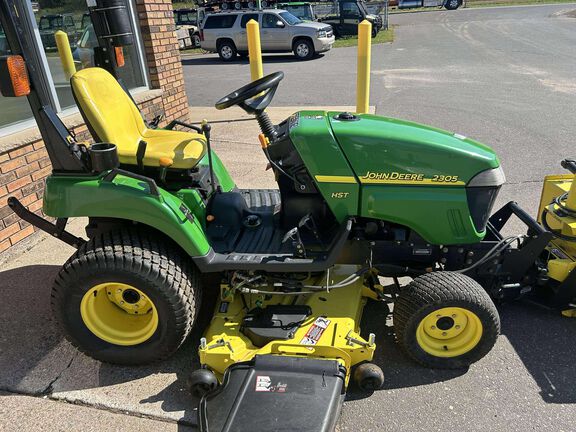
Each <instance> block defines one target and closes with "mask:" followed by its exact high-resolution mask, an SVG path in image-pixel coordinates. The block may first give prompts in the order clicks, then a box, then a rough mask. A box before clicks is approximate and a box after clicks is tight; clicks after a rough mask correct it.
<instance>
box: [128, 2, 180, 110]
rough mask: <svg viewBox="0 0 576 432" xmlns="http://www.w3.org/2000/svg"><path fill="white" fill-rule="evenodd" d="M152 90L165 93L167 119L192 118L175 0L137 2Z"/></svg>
mask: <svg viewBox="0 0 576 432" xmlns="http://www.w3.org/2000/svg"><path fill="white" fill-rule="evenodd" d="M136 9H137V11H138V18H139V20H140V24H141V32H142V39H143V42H144V49H145V51H146V59H147V62H148V72H149V74H150V83H151V86H152V88H157V89H162V91H163V92H164V99H163V100H164V112H165V115H166V119H175V118H184V117H187V116H188V99H187V97H186V93H185V88H184V75H183V72H182V64H181V60H180V51H179V49H178V39H177V36H176V33H175V31H176V29H175V24H174V15H173V13H172V1H171V0H136Z"/></svg>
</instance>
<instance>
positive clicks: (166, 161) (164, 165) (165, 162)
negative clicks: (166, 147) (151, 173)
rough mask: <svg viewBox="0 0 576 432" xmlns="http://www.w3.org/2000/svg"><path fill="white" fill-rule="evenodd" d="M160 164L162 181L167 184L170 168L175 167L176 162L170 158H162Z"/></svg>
mask: <svg viewBox="0 0 576 432" xmlns="http://www.w3.org/2000/svg"><path fill="white" fill-rule="evenodd" d="M158 162H159V163H160V181H161V182H162V183H166V173H167V172H168V168H170V167H171V166H172V165H174V161H173V160H172V159H170V158H169V157H161V158H160V160H159V161H158Z"/></svg>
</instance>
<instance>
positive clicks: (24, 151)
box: [8, 144, 34, 159]
mask: <svg viewBox="0 0 576 432" xmlns="http://www.w3.org/2000/svg"><path fill="white" fill-rule="evenodd" d="M33 151H34V146H33V145H32V144H28V145H26V146H24V147H20V148H19V149H16V150H12V151H11V152H9V153H8V154H9V155H10V159H16V158H17V157H20V156H24V155H27V154H29V153H31V152H33Z"/></svg>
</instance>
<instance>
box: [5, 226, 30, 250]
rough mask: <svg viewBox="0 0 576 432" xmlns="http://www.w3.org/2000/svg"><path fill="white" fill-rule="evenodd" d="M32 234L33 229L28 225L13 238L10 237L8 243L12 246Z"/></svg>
mask: <svg viewBox="0 0 576 432" xmlns="http://www.w3.org/2000/svg"><path fill="white" fill-rule="evenodd" d="M18 226H19V225H18ZM33 233H34V227H33V226H32V225H28V226H27V227H26V228H24V229H23V230H21V231H19V232H18V233H16V234H14V235H13V236H11V237H10V241H11V242H12V244H13V245H14V244H16V243H18V242H19V241H20V240H23V239H25V238H26V237H28V236H29V235H31V234H33Z"/></svg>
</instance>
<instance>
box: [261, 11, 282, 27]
mask: <svg viewBox="0 0 576 432" xmlns="http://www.w3.org/2000/svg"><path fill="white" fill-rule="evenodd" d="M278 21H280V18H278V16H277V15H274V14H268V13H265V14H264V16H262V28H278V25H277V23H278Z"/></svg>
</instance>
